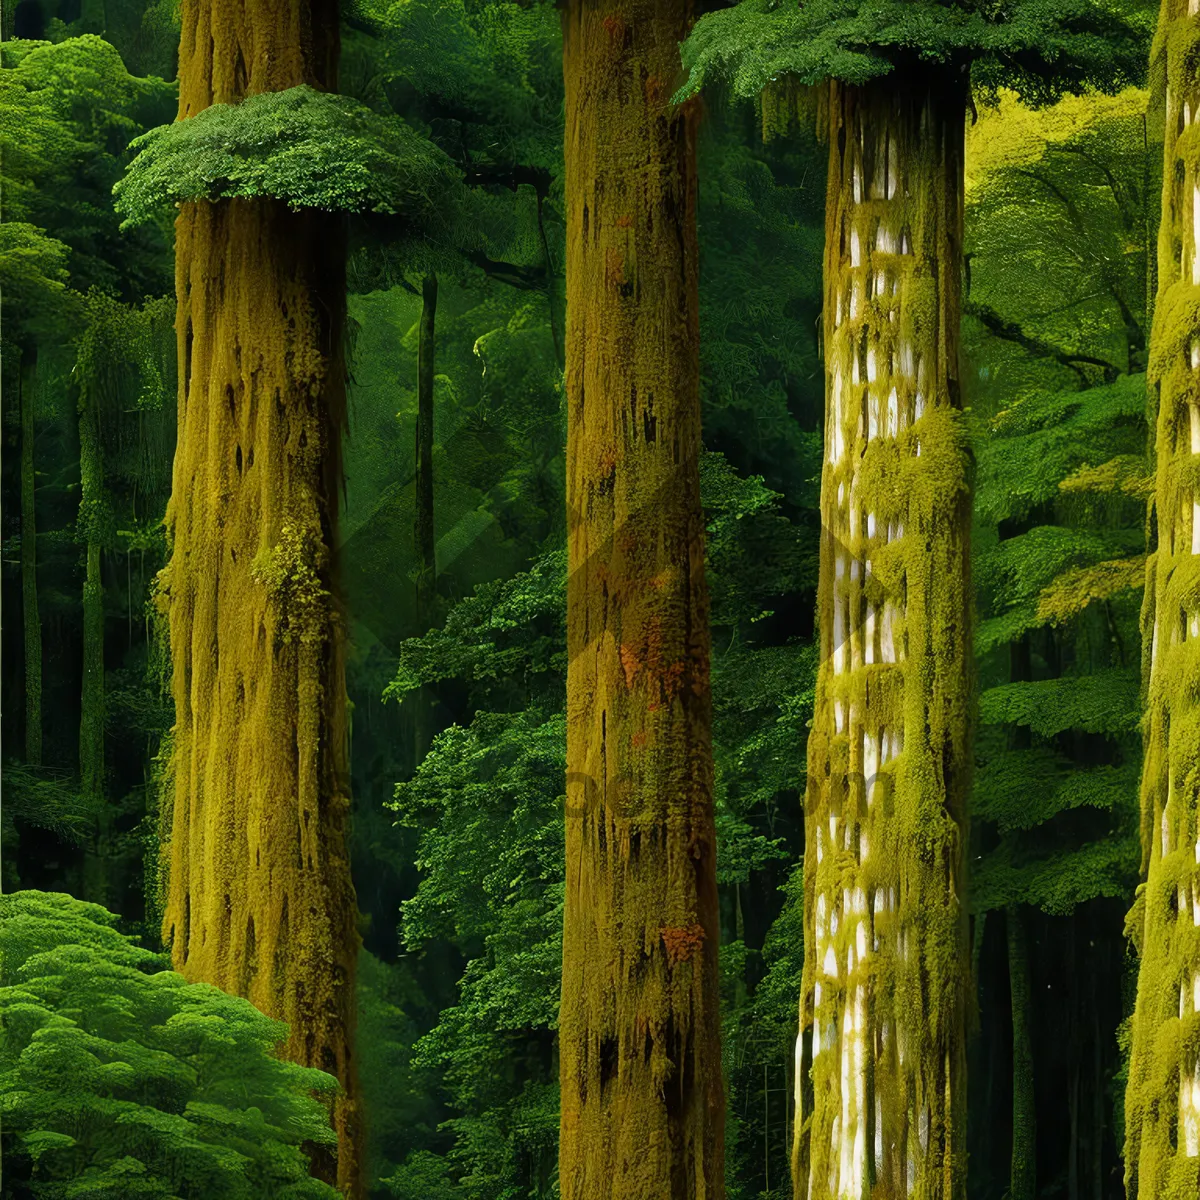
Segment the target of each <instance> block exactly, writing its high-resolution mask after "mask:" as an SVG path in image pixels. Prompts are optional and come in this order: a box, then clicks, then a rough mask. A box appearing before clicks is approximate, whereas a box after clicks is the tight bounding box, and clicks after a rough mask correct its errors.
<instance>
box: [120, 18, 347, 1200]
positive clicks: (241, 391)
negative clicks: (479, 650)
mask: <svg viewBox="0 0 1200 1200" xmlns="http://www.w3.org/2000/svg"><path fill="white" fill-rule="evenodd" d="M182 22H183V30H184V33H183V42H182V46H181V50H180V70H179V79H180V97H179V115H180V118H181V120H180V122H178V123H177V125H176V127H175V128H176V129H177V130H178V129H189V130H191V131H192V133H177V134H175V135H174V136H175V137H182V138H183V139H184V141H183V142H180V143H178V144H177V143H176V142H174V141H172V140H171V139H172V135H171V134H169V133H162V134H161V135H159V136H158V137H157V138H153V139H152V142H153V143H154V145H156V146H157V147H159V149H160V150H161V151H162V154H163V155H164V156H165V157H163V158H161V159H158V160H156V161H158V164H159V168H160V169H162V170H171V169H174V168H170V167H169V163H170V162H172V161H174V162H175V164H176V167H177V168H178V169H179V170H180V171H181V172H182V173H183V174H184V177H185V181H186V180H190V182H185V183H184V184H183V185H181V190H180V191H179V192H178V195H179V196H180V197H185V196H191V195H197V194H199V195H204V196H210V195H218V196H219V195H229V194H230V193H231V192H232V193H234V195H233V196H232V198H230V199H222V200H215V199H202V200H189V201H187V202H185V203H184V204H183V205H182V208H181V211H180V214H179V218H178V220H177V222H176V227H175V235H176V296H177V303H178V310H177V320H176V332H177V336H178V356H179V435H178V446H177V450H176V455H175V464H174V477H173V482H172V489H171V501H170V504H169V506H168V510H167V528H168V532H169V536H170V539H171V558H170V562H169V564H168V565H167V567H166V568H165V569H164V571H163V572H162V575H161V579H160V584H159V590H160V598H161V604H162V607H163V608H164V610H165V613H166V616H167V620H168V626H169V638H170V646H171V666H172V673H171V680H172V691H173V694H174V701H175V720H176V723H175V727H174V730H173V734H172V739H171V743H170V745H171V756H172V757H171V762H170V764H169V766H168V767H167V768H166V769H165V772H164V777H165V780H166V782H167V786H168V788H169V794H168V796H167V797H166V802H167V803H168V804H169V810H170V811H169V820H170V829H169V838H168V839H167V843H166V845H165V853H166V861H167V866H168V881H167V888H166V895H165V912H164V917H163V929H164V935H165V937H166V940H167V942H168V944H169V945H170V947H171V953H172V960H173V963H174V965H175V967H176V969H177V970H179V971H180V972H181V973H182V974H183V975H184V976H186V977H187V978H188V979H189V980H201V981H205V982H209V983H215V984H217V985H218V986H220V987H222V988H224V989H225V990H227V991H230V992H234V993H236V994H238V995H241V996H245V997H247V998H248V999H249V1000H251V1001H252V1002H253V1003H254V1004H255V1005H256V1006H257V1007H258V1008H259V1009H261V1010H262V1011H263V1012H265V1013H266V1014H267V1015H268V1016H272V1017H276V1018H279V1019H282V1020H284V1021H286V1022H287V1024H288V1027H289V1037H288V1041H287V1045H286V1047H285V1053H286V1054H287V1056H288V1057H289V1058H290V1059H292V1060H293V1061H294V1062H298V1063H300V1064H302V1065H304V1066H315V1067H319V1068H321V1069H322V1070H325V1071H328V1072H329V1073H330V1074H332V1075H335V1076H336V1077H337V1079H338V1081H339V1082H340V1084H341V1085H342V1093H341V1095H340V1096H339V1098H338V1100H337V1102H336V1105H335V1108H334V1124H335V1127H336V1129H337V1133H338V1144H337V1151H336V1161H335V1158H334V1155H333V1154H331V1153H330V1151H329V1149H328V1147H325V1146H320V1145H315V1144H314V1145H313V1146H312V1147H311V1148H310V1149H311V1156H312V1163H313V1171H314V1174H316V1175H317V1176H318V1177H320V1178H322V1179H324V1180H325V1181H327V1182H329V1183H334V1182H336V1183H337V1184H338V1186H339V1187H340V1188H341V1189H342V1190H343V1191H344V1192H345V1193H346V1194H347V1195H349V1196H357V1195H360V1194H361V1177H360V1154H361V1140H360V1133H359V1120H358V1099H357V1085H356V1063H355V1059H354V1054H353V1043H354V972H355V961H356V957H357V949H358V940H359V939H358V933H357V929H356V924H355V920H356V902H355V896H354V891H353V887H352V884H351V879H350V865H349V861H348V854H347V849H346V818H347V812H348V809H349V794H348V786H349V781H348V765H347V715H346V695H345V682H344V657H345V655H344V644H343V642H344V631H343V621H342V618H341V614H340V611H339V607H338V604H337V602H336V589H335V585H334V579H333V566H334V564H333V556H332V546H333V543H334V533H335V526H336V519H337V490H338V486H339V482H340V474H341V461H340V437H341V432H342V427H343V424H344V420H345V363H344V359H343V354H342V346H341V337H342V328H343V314H344V307H345V246H344V232H343V228H342V226H341V224H340V222H339V220H338V219H337V218H333V217H330V216H328V215H326V214H324V213H321V212H319V211H316V210H315V208H317V207H320V206H321V204H322V203H326V202H327V206H333V205H334V203H335V202H340V200H344V199H346V197H347V196H350V197H353V196H355V195H357V194H359V193H356V191H355V189H356V188H359V186H360V184H361V186H362V187H364V188H365V187H368V186H369V184H368V182H367V181H364V180H362V179H361V177H360V176H354V178H356V179H359V183H353V182H352V183H351V184H348V185H346V187H344V188H343V187H341V185H339V186H338V188H334V189H333V191H328V190H326V188H327V184H328V183H329V175H328V172H327V171H324V168H322V167H321V163H322V162H325V160H324V159H321V158H318V159H317V160H316V165H317V169H316V170H315V173H313V174H311V175H310V174H309V173H308V171H307V169H306V166H305V164H304V162H303V161H302V159H298V158H297V154H298V153H301V152H302V151H301V146H302V144H303V138H301V139H300V143H301V146H291V147H287V148H283V147H282V146H281V144H280V141H279V139H280V138H281V137H282V138H285V139H286V136H287V135H288V133H289V130H290V131H291V132H292V133H296V132H297V131H299V132H300V133H303V132H304V130H305V129H306V128H309V126H306V125H305V122H306V121H309V122H311V121H314V120H316V119H317V117H318V116H319V115H320V114H322V113H324V114H326V118H325V119H327V121H329V122H336V120H337V119H338V114H339V113H341V111H342V110H341V109H340V108H339V107H338V102H337V100H336V98H335V97H321V96H319V95H318V94H317V92H315V91H303V90H302V91H296V90H293V91H291V92H290V93H289V92H288V91H286V90H285V89H297V88H302V87H304V88H309V89H312V88H319V89H329V88H333V87H335V86H336V64H337V57H338V26H337V14H336V9H332V8H327V7H321V6H313V5H309V4H307V3H302V4H297V5H292V6H290V7H286V8H284V9H280V8H278V7H270V6H265V7H264V6H261V5H258V6H256V5H255V4H253V3H252V4H251V5H250V6H249V7H245V6H242V5H237V6H230V5H228V4H226V3H224V0H218V2H217V3H215V4H209V3H203V4H202V3H199V2H198V0H184V3H183V9H182ZM266 30H270V31H271V36H270V37H267V36H265V35H264V33H263V31H266ZM270 92H280V93H283V94H282V96H269V95H264V93H270ZM255 97H258V99H257V100H256V99H255ZM239 102H243V103H239ZM210 105H230V106H234V107H230V108H227V109H225V110H223V112H221V113H217V114H215V115H214V116H213V117H212V118H211V119H210V120H209V122H208V124H206V118H205V116H204V110H206V109H207V108H208V107H209V106H210ZM196 114H200V115H199V116H197V115H196ZM289 114H290V115H289ZM273 117H274V118H277V119H278V123H277V124H273V123H272V121H273ZM352 118H353V114H351V120H350V127H349V132H350V133H351V135H352V136H351V138H350V141H351V149H350V153H351V155H352V156H353V153H354V150H355V147H356V146H357V147H358V149H361V145H360V142H361V137H359V136H358V135H359V134H361V133H362V130H361V128H359V127H356V126H355V125H354V123H353V119H352ZM289 120H292V121H293V123H292V124H291V125H289V124H288V121H289ZM223 121H224V122H230V124H227V125H226V126H225V131H226V134H227V135H228V136H229V137H230V138H231V139H233V140H234V141H235V149H237V151H238V152H237V153H231V156H230V160H229V167H230V176H229V179H228V180H226V184H227V185H228V186H227V189H226V184H222V185H220V186H216V187H215V189H214V192H211V193H210V192H209V190H208V185H209V184H212V183H213V182H214V181H213V180H212V179H205V180H199V177H198V176H187V174H186V171H184V164H183V159H182V158H173V157H172V156H174V155H176V154H177V153H178V152H179V150H178V147H179V146H184V145H185V143H186V142H187V139H188V137H189V136H193V137H196V138H199V141H198V142H196V143H193V148H199V149H202V150H204V153H203V154H201V155H200V156H199V165H197V166H195V169H196V170H198V171H200V172H202V173H203V172H204V171H205V170H208V169H209V167H211V165H212V163H213V162H214V161H215V159H214V157H213V156H214V155H215V156H216V159H219V158H220V152H218V151H217V150H216V149H215V148H214V147H213V145H211V144H209V143H206V142H205V141H204V138H205V136H207V135H206V134H205V133H204V130H205V129H206V128H207V129H210V130H217V129H220V128H221V123H222V122H223ZM256 122H257V124H256ZM296 122H299V124H296ZM314 128H315V127H314ZM321 128H325V129H326V133H327V135H328V137H327V140H323V141H322V149H323V153H324V154H325V155H326V156H327V157H328V156H329V155H332V156H333V158H334V159H337V158H338V155H339V153H341V152H340V151H339V150H338V146H339V136H336V134H340V132H341V131H340V129H339V130H336V131H335V130H334V129H333V128H332V127H329V126H321ZM356 129H357V133H356ZM311 131H312V130H311V129H310V132H311ZM238 138H240V139H243V140H241V141H237V140H236V139H238ZM172 147H174V149H172ZM280 155H282V157H280ZM151 158H152V159H154V158H155V156H154V154H151ZM206 164H207V165H206ZM327 165H328V163H327V162H326V166H327ZM210 174H211V172H210ZM276 179H282V180H283V181H284V182H285V183H286V184H287V186H286V187H283V186H279V187H278V188H277V190H278V191H279V192H284V193H286V197H287V199H289V200H291V201H292V202H293V203H295V202H296V201H297V200H298V199H299V200H301V201H302V202H308V203H315V207H308V208H305V209H303V210H302V211H300V212H295V211H290V210H289V208H288V206H287V204H286V203H285V202H284V200H283V199H279V198H270V197H271V196H273V195H274V193H272V192H271V188H272V187H275V186H276V184H275V183H273V182H272V181H273V180H276ZM199 183H204V184H205V186H204V187H200V186H199ZM223 189H226V190H223ZM339 189H340V190H339ZM134 190H135V192H136V188H135V189H134ZM245 192H253V193H254V194H253V196H247V195H245V194H244V193H245ZM264 192H265V193H266V195H265V196H264V194H263V193H264Z"/></svg>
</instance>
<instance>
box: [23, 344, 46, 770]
mask: <svg viewBox="0 0 1200 1200" xmlns="http://www.w3.org/2000/svg"><path fill="white" fill-rule="evenodd" d="M19 387H20V403H21V610H22V614H21V616H22V621H23V623H24V631H25V761H26V762H27V763H28V764H29V765H30V766H31V767H40V766H41V765H42V619H41V615H40V614H39V612H38V585H37V559H38V555H37V511H36V496H37V474H36V470H35V460H34V434H35V430H36V421H35V414H36V403H35V402H36V389H37V347H36V346H34V345H28V346H23V347H22V348H21V362H20V380H19Z"/></svg>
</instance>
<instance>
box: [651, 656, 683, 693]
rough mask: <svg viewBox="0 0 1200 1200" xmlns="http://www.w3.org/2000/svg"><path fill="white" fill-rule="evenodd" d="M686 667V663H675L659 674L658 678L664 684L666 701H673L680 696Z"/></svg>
mask: <svg viewBox="0 0 1200 1200" xmlns="http://www.w3.org/2000/svg"><path fill="white" fill-rule="evenodd" d="M685 667H686V664H685V663H682V662H674V663H671V665H670V666H669V667H666V668H664V669H663V670H662V671H660V672H659V676H658V678H659V682H660V683H661V684H662V690H663V698H664V699H665V700H673V699H674V698H675V697H676V696H677V695H678V694H679V689H680V687H681V686H682V684H683V672H684V670H685Z"/></svg>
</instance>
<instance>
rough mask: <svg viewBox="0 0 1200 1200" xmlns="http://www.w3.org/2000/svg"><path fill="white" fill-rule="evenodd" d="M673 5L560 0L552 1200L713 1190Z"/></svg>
mask: <svg viewBox="0 0 1200 1200" xmlns="http://www.w3.org/2000/svg"><path fill="white" fill-rule="evenodd" d="M689 22H690V11H689V8H688V6H687V4H686V3H684V2H679V0H669V2H667V3H660V2H655V3H652V2H650V0H603V2H601V3H590V2H588V3H585V2H583V0H570V3H568V5H567V9H566V12H565V15H564V47H563V68H564V77H565V84H566V147H565V150H566V189H565V191H566V196H567V331H566V375H565V382H566V393H567V515H568V546H569V550H568V559H569V572H570V575H569V582H568V590H567V639H568V651H569V656H570V662H569V667H568V678H567V772H568V773H567V819H566V846H567V878H566V916H565V928H564V939H563V983H562V1009H561V1016H560V1025H559V1039H560V1046H561V1057H560V1063H561V1084H562V1126H561V1138H560V1151H559V1153H560V1169H559V1175H560V1187H561V1191H562V1195H563V1198H564V1200H604V1198H617V1197H621V1198H628V1200H649V1198H651V1197H653V1198H654V1200H720V1198H721V1197H723V1196H724V1180H723V1143H724V1097H723V1086H722V1078H721V1060H720V1047H719V1036H720V1027H719V1012H718V994H717V937H718V929H717V891H716V876H715V838H714V830H713V809H712V779H713V777H712V751H711V740H710V726H711V696H710V691H709V631H708V596H707V591H706V586H705V578H704V520H703V513H702V510H701V507H700V489H699V454H700V405H699V356H698V341H699V320H698V293H697V248H696V225H695V210H696V173H695V117H696V114H695V111H694V109H693V108H692V107H691V106H685V107H684V108H682V109H680V108H675V107H672V106H671V105H670V104H669V99H670V96H671V93H672V90H673V88H674V86H675V84H676V82H677V79H678V75H679V71H680V62H679V50H678V44H679V42H680V41H681V40H682V39H683V37H684V36H685V35H686V33H687V30H688V27H689Z"/></svg>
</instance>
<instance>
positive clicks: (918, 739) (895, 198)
mask: <svg viewBox="0 0 1200 1200" xmlns="http://www.w3.org/2000/svg"><path fill="white" fill-rule="evenodd" d="M964 99H965V97H964V92H963V88H962V86H961V84H960V83H959V82H957V81H956V80H952V79H950V78H947V77H943V76H940V75H938V74H937V73H936V72H934V71H926V72H924V73H923V74H922V75H921V76H920V77H917V76H912V77H904V76H893V77H889V78H888V79H887V80H885V81H883V82H881V83H879V84H874V85H869V86H866V87H863V88H854V87H845V86H842V85H840V84H833V85H831V86H830V88H829V91H828V93H827V95H826V97H825V112H826V114H827V123H828V136H829V144H830V161H829V176H828V194H827V202H826V203H827V207H826V249H825V284H824V287H825V305H824V321H825V359H826V362H825V371H826V397H827V402H826V430H825V462H824V468H823V474H822V483H821V511H822V522H823V535H822V545H821V567H820V574H821V578H820V587H819V622H820V630H821V645H822V661H821V666H820V669H819V673H818V679H817V697H816V706H815V711H814V714H813V723H812V733H811V735H810V738H809V765H808V794H807V800H806V807H805V824H806V851H805V945H804V950H805V958H804V973H803V981H802V991H801V1003H800V1036H799V1038H798V1039H797V1048H796V1053H797V1068H798V1070H797V1097H796V1098H797V1114H796V1116H797V1119H796V1123H795V1129H796V1135H795V1140H794V1143H793V1155H794V1170H793V1182H794V1187H795V1194H796V1196H797V1197H800V1198H803V1200H842V1198H843V1197H851V1196H852V1197H860V1196H865V1195H867V1194H868V1192H869V1194H870V1195H871V1196H872V1197H876V1198H878V1200H898V1198H899V1197H910V1196H911V1197H920V1198H921V1200H954V1198H955V1197H959V1196H961V1195H962V1194H963V1189H964V1186H965V1177H966V1169H965V1168H966V1164H965V1161H964V1159H965V1153H964V1145H965V1138H964V1119H963V1118H964V1113H963V1107H964V1101H965V1087H964V1084H965V1078H964V1076H965V1028H964V1026H965V1019H964V1014H965V1001H966V984H967V978H968V967H969V962H968V947H967V920H966V909H965V905H964V903H963V900H964V896H963V852H964V847H965V844H966V794H967V787H968V767H969V754H968V750H969V746H970V726H971V716H970V712H971V706H970V698H971V685H970V680H971V674H972V648H971V638H970V622H969V612H970V605H969V579H968V560H967V552H968V528H969V519H970V494H969V477H968V462H967V455H966V452H965V448H964V434H963V429H962V422H961V417H960V407H961V400H960V392H959V334H958V326H959V297H960V271H961V244H962V220H963V218H962V209H963V201H962V160H963V113H964Z"/></svg>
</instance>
